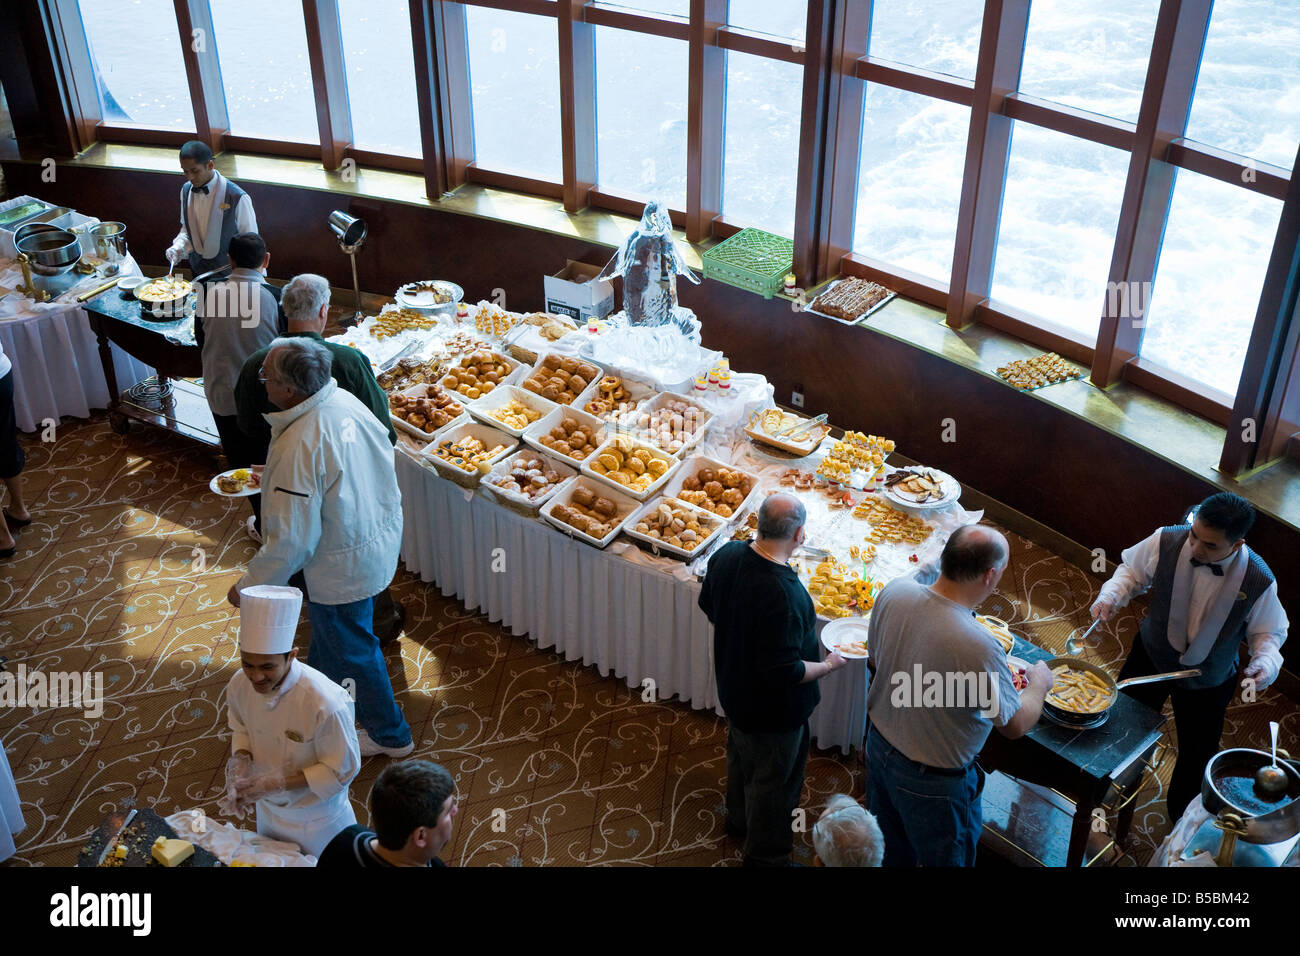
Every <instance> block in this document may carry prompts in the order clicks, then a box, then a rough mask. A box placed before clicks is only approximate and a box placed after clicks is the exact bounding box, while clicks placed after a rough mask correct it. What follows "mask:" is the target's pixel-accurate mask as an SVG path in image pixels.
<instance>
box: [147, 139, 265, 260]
mask: <svg viewBox="0 0 1300 956" xmlns="http://www.w3.org/2000/svg"><path fill="white" fill-rule="evenodd" d="M181 172H183V173H184V174H185V179H186V183H185V185H184V186H182V187H181V231H180V232H178V233H177V234H176V238H175V239H173V240H172V244H171V245H170V246H169V247H168V248H167V261H168V262H170V263H173V264H175V263H177V262H180V261H181V260H183V259H185V258H186V257H187V256H188V257H189V267H190V272H191V273H192V274H193V275H195V276H200V275H203V273H205V272H211V271H212V270H213V269H220V268H224V267H225V266H226V265H227V260H226V250H227V249H228V248H229V246H230V240H231V239H233V238H234V237H235V236H238V235H243V234H244V233H250V232H257V217H256V216H255V215H254V214H253V200H252V199H251V198H249V195H248V193H246V192H244V191H243V190H242V189H240V188H239V187H238V186H236V185H235V184H234V183H232V182H231V181H230V180H229V179H226V177H224V176H222V175H221V173H219V172H217V170H216V168H215V167H214V165H213V163H212V150H210V149H209V148H208V146H207V144H206V143H201V142H199V141H198V140H196V139H192V140H190V141H189V142H188V143H186V144H185V145H184V146H182V147H181Z"/></svg>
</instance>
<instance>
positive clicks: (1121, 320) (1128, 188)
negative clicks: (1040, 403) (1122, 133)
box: [1092, 0, 1213, 388]
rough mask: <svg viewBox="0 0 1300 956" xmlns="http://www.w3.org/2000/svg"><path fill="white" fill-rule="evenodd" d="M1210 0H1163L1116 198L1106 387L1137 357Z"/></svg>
mask: <svg viewBox="0 0 1300 956" xmlns="http://www.w3.org/2000/svg"><path fill="white" fill-rule="evenodd" d="M1212 6H1213V0H1162V3H1161V4H1160V11H1159V13H1158V15H1157V17H1156V29H1155V34H1154V36H1153V37H1152V40H1151V59H1150V61H1149V63H1148V66H1147V76H1146V85H1145V88H1144V89H1143V91H1142V104H1141V106H1140V107H1139V109H1138V121H1137V129H1136V132H1135V133H1134V136H1133V152H1132V156H1131V157H1130V160H1129V169H1128V178H1127V180H1126V182H1125V184H1124V198H1123V201H1122V202H1121V204H1120V212H1119V222H1118V225H1117V226H1116V230H1115V247H1114V251H1113V252H1112V254H1111V261H1110V272H1109V276H1108V279H1109V281H1108V283H1107V294H1106V297H1105V301H1104V302H1103V303H1102V316H1101V324H1100V327H1099V330H1098V334H1097V351H1096V357H1095V358H1094V361H1093V366H1092V383H1093V384H1094V385H1096V386H1097V387H1098V388H1107V387H1109V386H1111V385H1113V384H1115V383H1116V382H1118V381H1119V380H1120V377H1121V376H1122V375H1123V372H1124V367H1125V365H1127V364H1128V363H1129V362H1131V361H1132V360H1133V359H1134V358H1136V357H1137V354H1138V351H1139V349H1140V347H1141V343H1142V331H1143V327H1144V325H1145V316H1146V307H1147V305H1148V303H1149V299H1150V294H1149V292H1148V290H1152V286H1151V283H1152V282H1153V281H1154V279H1155V273H1156V266H1157V264H1158V263H1159V260H1160V245H1161V242H1162V241H1163V238H1164V232H1165V224H1166V222H1167V221H1168V216H1169V204H1170V202H1171V201H1172V199H1173V194H1174V179H1175V175H1176V172H1177V170H1176V169H1175V167H1174V166H1173V165H1171V164H1170V163H1169V162H1168V161H1167V160H1166V158H1165V157H1166V155H1167V153H1168V150H1169V144H1170V143H1171V142H1173V140H1175V139H1177V138H1179V137H1181V136H1182V135H1183V133H1184V131H1185V130H1186V128H1187V116H1188V113H1189V112H1190V111H1191V106H1192V95H1193V93H1194V92H1195V89H1196V74H1197V70H1198V69H1199V66H1200V59H1201V51H1202V50H1203V48H1204V46H1205V34H1206V31H1207V30H1208V29H1209V24H1210V9H1211V7H1212Z"/></svg>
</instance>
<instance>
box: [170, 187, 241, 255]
mask: <svg viewBox="0 0 1300 956" xmlns="http://www.w3.org/2000/svg"><path fill="white" fill-rule="evenodd" d="M192 188H193V186H192V185H191V184H190V182H189V180H186V182H185V185H184V186H182V187H181V225H182V226H184V227H185V232H186V234H187V235H188V236H189V237H190V245H191V246H193V247H194V248H193V249H192V250H191V251H190V272H191V274H192V275H195V276H201V275H203V273H205V272H211V271H212V270H213V269H221V268H224V267H225V266H227V265H229V264H230V258H229V256H228V254H227V253H226V250H227V249H228V248H229V247H230V240H231V239H233V238H235V235H236V232H235V229H236V226H235V207H236V206H238V205H239V201H240V200H241V199H243V198H244V196H245V193H244V191H243V190H242V189H240V188H239V187H238V186H236V185H235V184H234V183H232V182H231V181H230V180H229V179H227V180H226V202H227V203H228V204H229V206H230V208H229V209H217V208H215V207H214V208H213V210H212V215H214V216H220V217H221V248H220V249H218V250H217V255H216V258H214V259H204V258H203V257H202V256H200V255H199V252H198V248H197V244H196V243H195V242H194V227H193V226H192V225H191V224H190V190H191V189H192Z"/></svg>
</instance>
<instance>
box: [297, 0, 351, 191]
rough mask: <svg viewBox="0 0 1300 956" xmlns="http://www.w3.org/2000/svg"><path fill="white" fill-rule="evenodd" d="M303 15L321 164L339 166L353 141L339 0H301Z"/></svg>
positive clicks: (336, 167) (328, 167) (329, 167)
mask: <svg viewBox="0 0 1300 956" xmlns="http://www.w3.org/2000/svg"><path fill="white" fill-rule="evenodd" d="M302 17H303V24H304V25H305V26H306V28H307V58H308V59H309V60H310V61H311V84H312V89H313V91H314V93H315V96H316V127H317V129H319V131H320V158H321V165H323V166H324V167H325V168H326V169H338V168H339V164H341V163H342V162H343V157H344V153H345V151H346V150H347V148H348V147H349V146H351V145H352V112H351V110H350V108H349V107H348V80H347V68H346V66H345V65H344V60H343V30H342V27H341V26H340V24H339V5H338V0H302Z"/></svg>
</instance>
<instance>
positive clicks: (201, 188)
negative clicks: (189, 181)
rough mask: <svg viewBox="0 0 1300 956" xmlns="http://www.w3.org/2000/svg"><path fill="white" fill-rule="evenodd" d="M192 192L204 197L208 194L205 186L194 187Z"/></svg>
mask: <svg viewBox="0 0 1300 956" xmlns="http://www.w3.org/2000/svg"><path fill="white" fill-rule="evenodd" d="M194 191H195V192H196V193H202V194H203V195H204V196H206V195H207V194H208V187H207V186H195V187H194Z"/></svg>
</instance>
